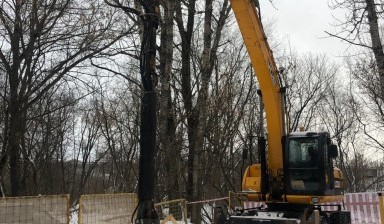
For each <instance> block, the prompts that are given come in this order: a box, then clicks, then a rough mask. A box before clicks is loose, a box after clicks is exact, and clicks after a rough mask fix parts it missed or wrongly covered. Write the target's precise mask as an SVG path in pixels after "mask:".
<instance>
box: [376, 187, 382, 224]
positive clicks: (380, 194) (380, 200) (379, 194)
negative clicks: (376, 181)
mask: <svg viewBox="0 0 384 224" xmlns="http://www.w3.org/2000/svg"><path fill="white" fill-rule="evenodd" d="M377 195H378V196H379V206H380V220H381V223H384V196H383V193H382V192H379V193H377Z"/></svg>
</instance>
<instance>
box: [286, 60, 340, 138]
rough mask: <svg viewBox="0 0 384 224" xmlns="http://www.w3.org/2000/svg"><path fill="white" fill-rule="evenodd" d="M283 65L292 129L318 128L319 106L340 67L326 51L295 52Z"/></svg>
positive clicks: (290, 127) (290, 128)
mask: <svg viewBox="0 0 384 224" xmlns="http://www.w3.org/2000/svg"><path fill="white" fill-rule="evenodd" d="M282 65H284V67H285V68H286V70H285V73H284V79H285V84H286V86H287V87H288V89H287V113H288V114H289V120H288V124H289V131H298V129H299V128H300V127H303V128H304V129H305V130H313V129H316V128H319V122H318V120H317V115H318V110H319V108H320V107H321V102H323V101H324V100H325V99H326V97H327V87H328V86H329V85H330V84H331V83H333V82H334V76H335V74H336V72H337V67H336V65H335V64H332V63H331V62H329V61H328V59H327V58H326V57H325V56H324V55H311V54H308V55H304V56H302V57H298V56H296V55H292V56H290V57H288V59H287V61H283V62H282Z"/></svg>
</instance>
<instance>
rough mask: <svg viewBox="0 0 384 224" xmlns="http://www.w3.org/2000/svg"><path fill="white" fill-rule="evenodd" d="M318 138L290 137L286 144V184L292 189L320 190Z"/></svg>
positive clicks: (303, 190) (302, 190) (304, 190)
mask: <svg viewBox="0 0 384 224" xmlns="http://www.w3.org/2000/svg"><path fill="white" fill-rule="evenodd" d="M320 155H322V154H321V152H320V151H319V140H318V138H316V137H313V138H312V137H305V138H292V139H289V144H288V164H287V165H288V166H287V168H288V174H289V175H288V176H289V180H288V184H289V188H290V189H291V190H292V191H301V192H315V191H316V192H317V191H319V190H320V181H321V176H322V174H321V172H319V170H320V167H319V164H320V163H319V162H320V161H321V160H320V159H319V158H320V157H319V156H320Z"/></svg>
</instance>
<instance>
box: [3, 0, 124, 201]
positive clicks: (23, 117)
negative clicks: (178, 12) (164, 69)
mask: <svg viewBox="0 0 384 224" xmlns="http://www.w3.org/2000/svg"><path fill="white" fill-rule="evenodd" d="M122 27H124V28H123V29H122ZM126 28H127V26H126V25H123V23H122V20H121V17H119V15H118V14H116V12H115V11H114V10H106V9H105V6H104V5H103V4H102V2H100V1H93V2H82V1H75V0H60V1H36V0H34V1H2V2H1V7H0V37H1V38H2V44H1V49H0V64H1V67H2V68H4V71H5V75H6V77H7V78H6V82H7V88H6V89H5V90H6V91H5V92H3V93H2V94H3V98H4V99H5V100H6V101H5V102H6V110H7V111H8V114H9V117H8V118H7V119H8V121H7V124H8V125H6V126H5V127H6V130H5V132H4V133H7V134H6V135H7V137H6V140H5V141H4V143H5V144H4V146H3V148H2V154H1V157H2V159H1V161H2V164H1V166H0V169H4V167H5V164H6V163H7V161H8V159H9V165H10V178H11V184H12V193H11V194H12V195H14V196H16V195H20V194H23V193H24V192H23V189H25V188H26V186H22V183H20V179H19V177H20V176H21V174H22V172H23V170H22V168H21V165H20V164H22V163H21V157H20V155H21V145H22V144H23V136H24V134H25V132H26V129H27V127H26V121H27V120H28V117H27V111H28V109H29V108H30V107H31V106H32V105H34V104H35V103H37V102H38V101H39V99H41V98H42V97H43V96H44V95H45V94H46V93H47V92H48V91H49V90H50V89H52V88H53V87H54V86H55V85H57V84H58V82H59V81H60V80H62V79H63V78H64V77H66V76H67V77H69V76H70V75H72V76H77V77H79V75H81V74H82V73H83V72H86V69H84V66H85V65H86V61H87V59H90V58H92V57H96V56H98V55H101V54H102V53H103V52H106V51H108V49H109V48H110V47H111V46H112V45H114V44H115V43H116V42H117V41H119V40H120V39H121V38H123V37H124V36H125V35H126V34H127V32H128V31H127V29H126ZM80 66H83V68H81V70H80Z"/></svg>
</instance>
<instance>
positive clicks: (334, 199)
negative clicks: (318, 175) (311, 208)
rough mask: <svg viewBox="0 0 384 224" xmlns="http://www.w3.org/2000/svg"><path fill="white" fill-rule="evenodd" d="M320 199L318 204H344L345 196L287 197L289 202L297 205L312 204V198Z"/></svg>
mask: <svg viewBox="0 0 384 224" xmlns="http://www.w3.org/2000/svg"><path fill="white" fill-rule="evenodd" d="M313 197H317V198H319V199H320V201H319V202H318V203H327V202H337V201H339V202H342V200H343V195H330V196H316V195H286V198H287V202H289V203H295V204H312V201H311V198H313Z"/></svg>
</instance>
